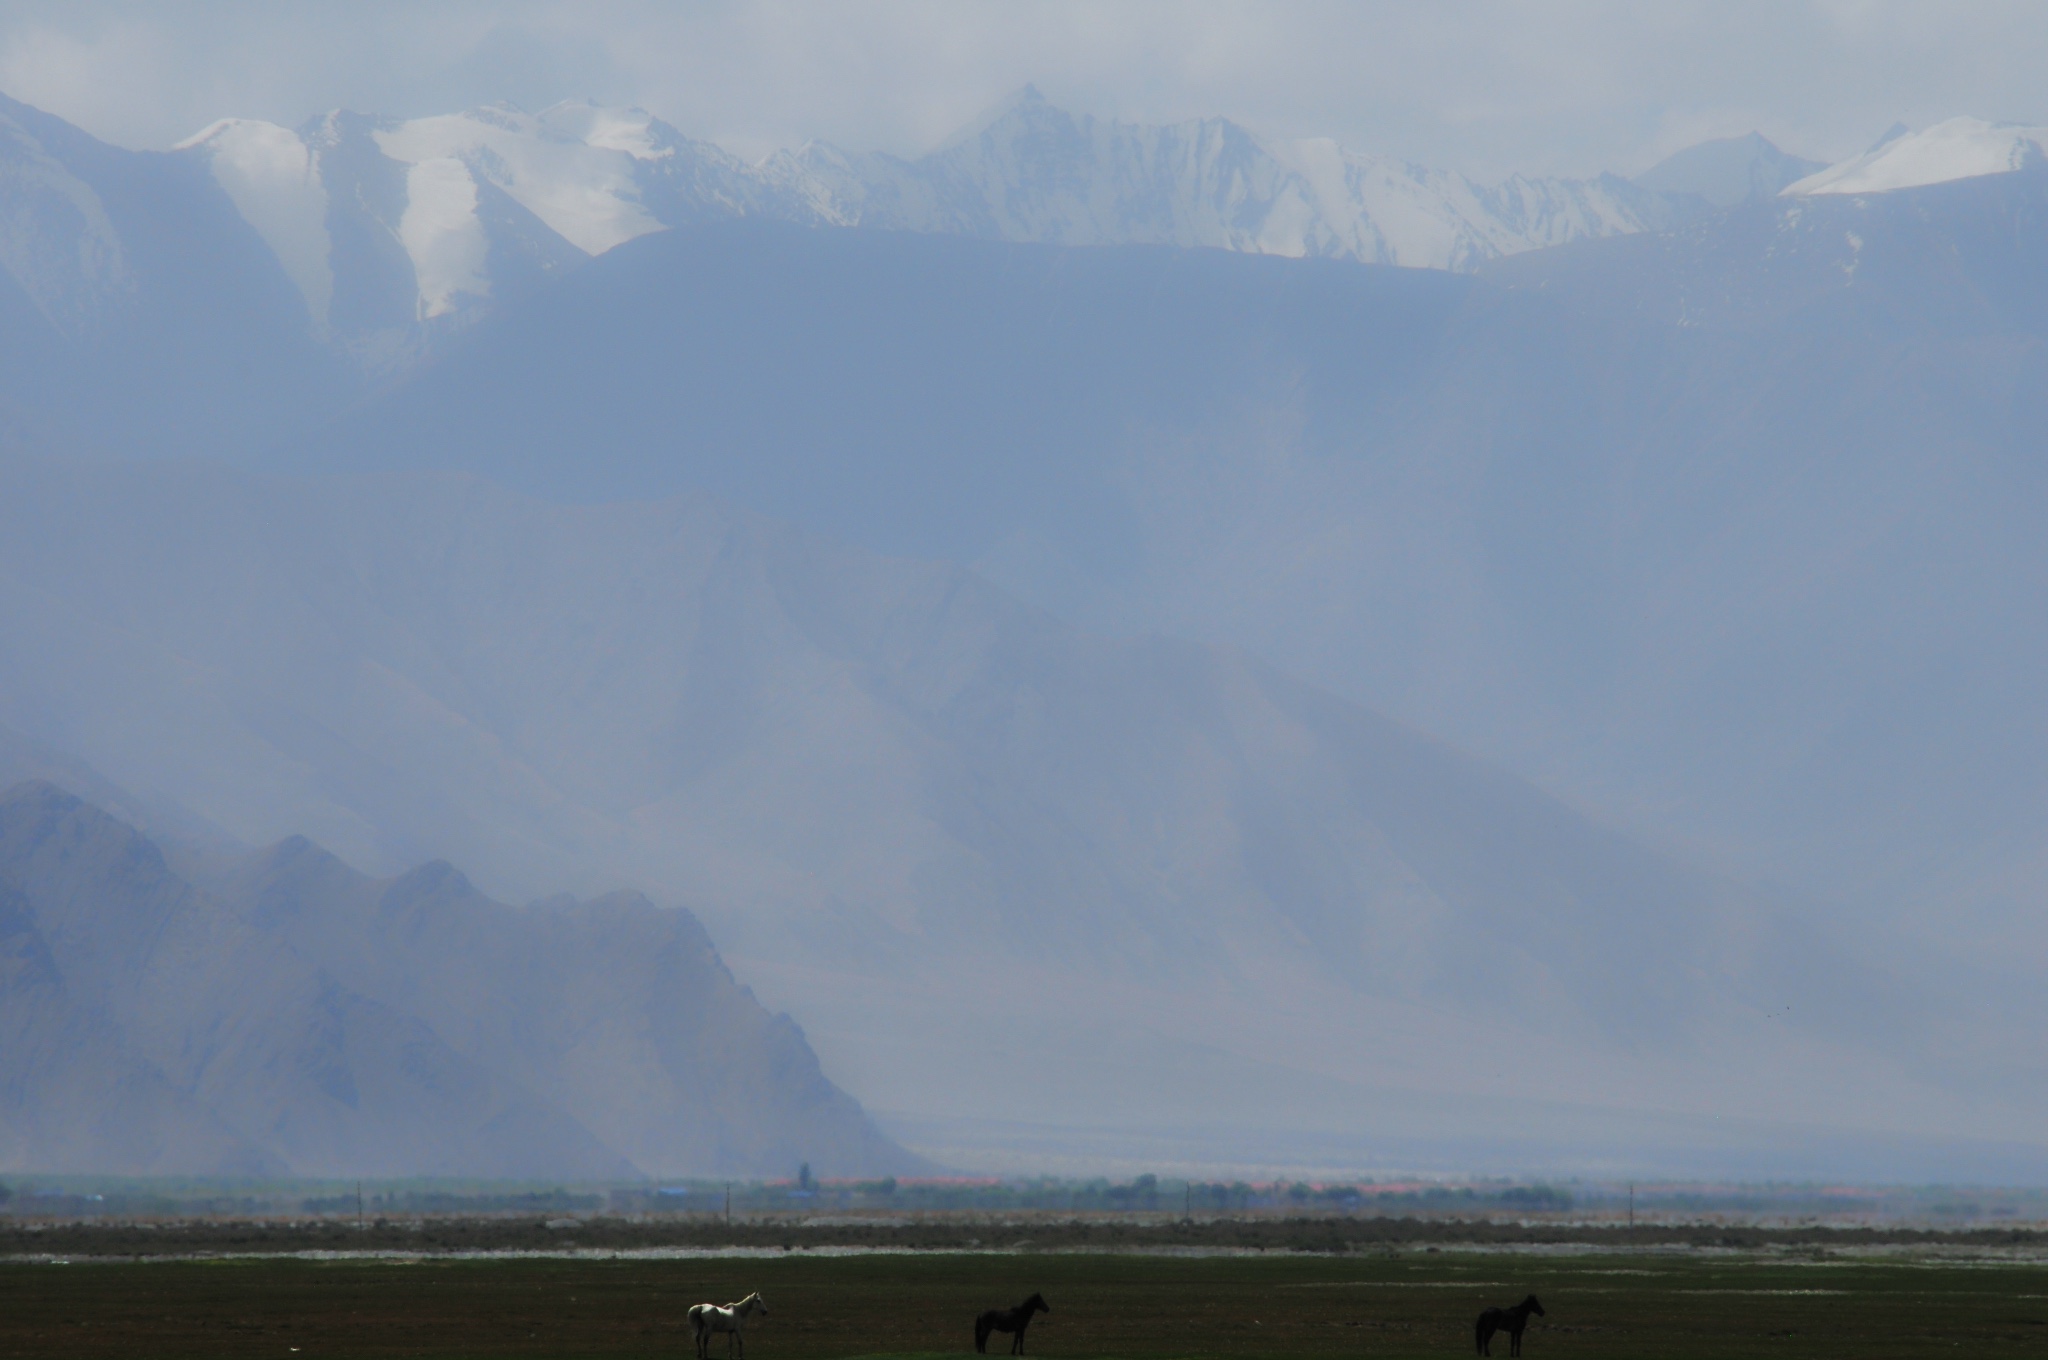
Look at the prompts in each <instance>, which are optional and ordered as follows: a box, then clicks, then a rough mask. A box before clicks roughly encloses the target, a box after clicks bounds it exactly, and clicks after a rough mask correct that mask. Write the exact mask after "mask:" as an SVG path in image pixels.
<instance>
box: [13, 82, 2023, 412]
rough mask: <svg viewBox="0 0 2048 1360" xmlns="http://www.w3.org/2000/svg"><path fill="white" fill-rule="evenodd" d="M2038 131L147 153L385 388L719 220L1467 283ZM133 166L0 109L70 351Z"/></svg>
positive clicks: (464, 138)
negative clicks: (1809, 145)
mask: <svg viewBox="0 0 2048 1360" xmlns="http://www.w3.org/2000/svg"><path fill="white" fill-rule="evenodd" d="M2044 140H2048V130H2044V129H2040V128H2027V127H2012V126H2001V125H1994V124H1990V123H1985V122H1981V121H1979V120H1975V119H1966V118H1959V119H1952V120H1950V121H1948V122H1945V123H1941V124H1939V125H1937V126H1935V127H1932V128H1929V129H1927V130H1926V131H1924V132H1921V133H1918V134H1911V133H1905V132H1903V130H1898V131H1895V133H1894V134H1893V135H1891V136H1889V137H1888V138H1887V139H1886V140H1884V141H1882V142H1880V143H1879V144H1878V145H1877V146H1876V147H1873V148H1872V149H1871V150H1870V151H1868V152H1866V153H1864V154H1863V155H1861V156H1858V157H1855V158H1852V159H1851V160H1848V161H1845V162H1843V163H1841V164H1839V165H1835V166H1830V167H1825V168H1823V167H1822V166H1821V165H1820V164H1819V163H1818V162H1811V161H1803V160H1800V159H1799V158H1797V157H1793V156H1788V155H1786V154H1785V153H1783V152H1781V151H1779V150H1778V149H1777V148H1776V147H1774V146H1772V145H1771V144H1770V143H1769V142H1768V141H1765V140H1764V139H1762V138H1761V137H1757V136H1755V135H1753V134H1752V135H1751V136H1750V137H1746V138H1732V139H1728V140H1726V141H1722V142H1713V143H1707V144H1704V145H1702V146H1700V147H1693V148H1688V149H1687V150H1685V151H1681V152H1679V153H1678V154H1677V155H1675V156H1673V157H1671V158H1670V159H1669V160H1667V161H1666V162H1664V163H1663V164H1662V165H1660V166H1658V167H1656V168H1655V169H1653V170H1651V171H1649V172H1647V173H1645V174H1644V175H1642V176H1641V177H1639V178H1638V179H1637V180H1634V181H1631V180H1626V179H1622V178H1620V177H1618V176H1615V175H1601V176H1599V177H1597V178H1593V179H1559V178H1528V177H1524V176H1519V175H1518V176H1515V177H1512V178H1510V179H1508V180H1506V181H1504V182H1501V183H1498V184H1491V185H1489V184H1482V183H1479V182H1477V181H1475V180H1473V179H1471V178H1468V177H1466V176H1464V175H1460V174H1455V173H1451V172H1446V171H1442V170H1434V169H1430V168H1427V167H1424V166H1420V165H1416V164H1412V163H1410V162H1406V161H1402V160H1399V159H1396V158H1393V157H1387V156H1378V155H1371V154H1366V153H1361V152H1356V151H1350V150H1346V149H1344V148H1342V147H1340V146H1338V145H1337V144H1336V143H1334V142H1332V141H1329V140H1327V139H1310V140H1298V141H1289V140H1282V139H1276V138H1271V137H1264V136H1261V135H1259V134H1256V133H1254V132H1252V131H1250V130H1248V129H1246V128H1244V127H1242V126H1240V125H1238V124H1236V123H1232V122H1230V121H1228V120H1226V119H1222V118H1211V119H1203V120H1198V121H1191V122H1185V123H1177V124H1171V125H1164V126H1148V125H1142V124H1134V123H1125V122H1119V121H1116V120H1111V119H1099V118H1094V117H1091V116H1088V115H1085V114H1072V113H1068V112H1066V111H1064V110H1061V109H1059V108H1056V107H1055V106H1053V105H1052V104H1050V103H1048V102H1047V101H1046V100H1045V99H1044V98H1043V97H1042V96H1041V95H1039V94H1038V93H1037V91H1035V90H1032V89H1029V88H1027V89H1025V90H1024V91H1022V92H1021V93H1019V94H1018V95H1016V96H1015V97H1013V98H1012V99H1011V100H1009V101H1007V102H1006V103H1005V104H1004V105H1002V106H1001V107H999V108H998V109H996V110H995V111H994V112H992V113H991V114H990V115H988V116H987V117H986V118H984V119H983V120H982V121H980V122H979V123H977V124H976V125H975V126H973V127H971V128H969V129H967V130H966V131H965V132H963V133H962V134H961V135H959V136H958V137H956V138H955V139H954V140H953V141H951V142H950V143H948V144H946V145H945V146H943V147H940V148H939V149H937V150H935V151H933V152H931V153H929V154H927V155H925V156H922V157H919V158H917V159H914V160H907V159H903V158H901V157H896V156H891V155H885V154H880V153H853V152H848V151H844V150H841V149H840V148H837V147H834V146H831V145H828V144H825V143H821V142H813V143H810V144H808V145H806V146H804V147H801V148H799V149H796V150H791V151H782V152H778V153H776V154H774V155H772V156H770V157H768V158H767V159H766V160H763V161H761V162H759V163H749V162H747V161H744V160H742V159H740V158H739V157H736V156H734V155H732V154H731V153H730V152H727V151H725V150H723V149H722V148H720V147H718V146H715V145H713V144H711V143H709V142H703V141H697V140H693V139H691V138H689V137H686V136H684V135H683V134H682V133H680V132H678V131H677V130H676V129H675V128H673V127H671V126H669V125H668V124H666V123H663V122H662V121H661V120H660V119H658V118H655V117H654V116H653V115H651V114H649V113H647V112H645V111H643V110H639V109H613V108H603V107H599V106H597V105H595V104H591V103H588V102H571V103H563V104H557V105H555V106H554V107H552V108H549V109H547V110H544V111H543V112H541V113H539V114H530V113H526V112H523V111H521V110H518V109H516V108H512V107H510V106H505V105H496V106H491V107H486V108H481V109H473V110H470V111H468V112H465V113H454V114H447V115H441V116H435V117H426V118H415V119H409V120H397V119H383V118H376V117H371V116H367V115H363V114H358V113H352V112H347V111H336V112H333V113H329V114H326V115H324V116H322V117H320V118H317V119H314V120H312V121H310V122H308V123H307V124H305V125H304V126H302V127H300V128H297V129H293V128H286V127H282V126H279V125H277V124H274V123H266V122H261V121H257V120H251V119H233V118H231V119H224V120H222V121H220V122H217V123H215V124H213V125H212V126H210V127H208V128H205V129H204V130H202V131H201V132H199V133H197V134H196V135H194V136H193V137H191V138H189V139H187V140H186V141H184V142H182V143H180V144H179V146H178V147H177V148H175V149H174V151H173V152H172V153H171V154H170V155H169V156H167V157H162V158H160V159H161V160H162V161H164V162H166V163H167V164H166V165H165V166H164V167H163V169H162V171H160V172H157V173H159V174H160V175H161V174H168V173H171V172H172V170H173V169H174V168H175V167H176V166H177V165H180V164H182V165H184V166H189V167H190V168H191V169H192V170H193V171H196V172H199V174H198V177H199V178H200V179H202V180H203V179H206V178H210V179H211V180H212V181H213V183H214V185H215V186H217V188H218V189H219V190H221V191H223V192H224V194H225V196H226V198H227V199H229V200H231V201H232V204H233V207H234V209H235V211H236V212H238V213H239V215H240V217H241V218H242V221H243V223H245V224H246V226H247V227H249V228H252V229H253V230H254V232H255V234H256V235H257V236H258V237H260V238H261V240H262V242H263V243H264V244H266V245H267V246H268V247H269V251H270V253H271V255H272V256H274V258H275V262H276V265H277V266H278V267H280V268H281V270H282V272H283V273H284V275H286V276H287V277H288V278H289V279H290V281H291V283H292V284H293V285H294V286H295V287H296V290H297V292H298V294H299V296H300V297H301V298H302V299H303V301H304V304H305V308H306V312H307V316H308V318H309V319H310V323H311V325H310V331H311V334H312V336H314V337H316V338H317V339H318V340H320V341H323V342H326V343H328V344H330V345H333V346H334V347H336V348H338V349H340V350H342V351H344V352H346V353H348V354H350V355H352V356H353V358H354V360H355V361H356V363H357V364H358V365H360V366H361V367H363V368H367V369H370V370H373V371H375V370H382V369H389V368H391V367H394V366H396V365H399V364H402V363H403V362H404V360H405V358H406V356H408V355H410V354H412V353H414V352H416V350H417V348H418V346H419V344H420V343H421V342H422V341H423V340H424V339H426V338H429V337H431V335H432V334H434V333H435V332H436V331H439V330H442V329H445V328H447V327H448V326H450V325H454V324H459V323H460V322H462V321H463V320H464V319H465V318H468V317H472V316H475V315H479V314H480V313H481V311H482V310H484V309H485V308H486V307H487V306H488V305H489V304H490V303H492V302H494V301H504V300H507V299H509V298H514V297H517V296H518V295H520V294H521V293H523V292H525V291H528V290H530V289H531V288H532V287H533V286H534V285H535V284H537V283H539V282H541V281H543V280H545V279H547V278H550V277H553V276H556V275H558V274H560V273H561V272H562V271H563V270H565V269H568V268H571V267H573V266H575V265H577V264H579V263H581V262H583V261H585V260H587V259H589V258H591V257H593V256H596V255H601V254H603V253H604V252H605V251H607V250H610V249H611V248H612V247H614V246H616V245H619V244H620V243H622V242H625V241H629V240H632V239H634V238H635V237H639V236H643V235H646V234H648V233H650V232H655V231H660V230H663V229H666V228H672V227H679V226H684V225H691V224H700V223H704V222H706V221H711V220H717V219H731V218H747V217H751V218H766V219H773V220H781V221H788V222H795V223H801V224H805V225H812V226H832V225H836V226H858V227H871V228H882V229H889V230H898V231H912V232H939V233H950V234H958V235H965V236H972V237H977V238H980V239H984V240H1001V241H1015V242H1037V243H1043V244H1053V245H1115V244H1148V245H1172V246H1194V247H1208V248H1215V249H1223V250H1232V251H1241V252H1250V253H1257V254H1270V255H1281V256H1294V257H1301V256H1324V257H1333V258H1339V259H1348V260H1358V261H1363V262H1368V263H1377V264H1391V265H1402V266H1409V267H1418V268H1429V269H1448V270H1456V271H1469V270H1472V269H1475V268H1477V267H1479V266H1480V265H1482V264H1484V263H1486V262H1487V261H1489V260H1493V259H1498V258H1500V257H1503V256H1508V255H1514V254H1517V253H1520V252H1524V251H1528V250H1532V249H1537V248H1540V247H1544V246H1552V245H1561V244H1565V243H1567V242H1572V241H1578V240H1584V239H1589V238H1595V237H1604V236H1614V235H1622V234H1628V233H1633V232H1640V231H1646V230H1658V229H1665V228H1669V227H1672V226H1675V225H1678V224H1679V223H1681V222H1683V221H1685V220H1688V219H1690V218H1694V217H1697V216H1699V215H1700V214H1702V213H1705V212H1708V211H1712V210H1714V209H1716V208H1725V207H1728V206H1730V205H1731V204H1732V203H1733V202H1735V201H1739V200H1740V199H1742V198H1744V197H1756V196H1762V195H1768V194H1771V193H1776V192H1780V191H1782V192H1784V193H1786V194H1791V195H1808V194H1844V193H1850V194H1853V193H1872V192H1882V191H1885V190H1889V189H1896V188H1904V187H1910V186H1916V185H1924V184H1930V183H1935V182H1940V181H1943V180H1948V179H1958V178H1964V177H1968V176H1972V175H1981V174H1990V173H1997V172H2000V171H2004V170H2012V169H2017V168H2020V167H2022V166H2024V165H2026V164H2028V163H2030V162H2031V161H2033V160H2035V159H2038V158H2040V157H2041V156H2042V154H2043V153H2042V147H2043V145H2044ZM124 155H126V156H132V155H134V153H120V152H116V151H114V150H113V149H112V148H106V147H103V146H100V145H99V144H98V143H94V142H92V140H91V139H90V138H87V137H85V136H84V134H82V133H79V132H78V131H77V130H76V129H74V128H70V127H68V125H65V124H62V123H61V122H59V121H58V120H56V119H53V118H49V117H48V116H47V115H41V114H37V113H36V112H35V111H34V110H29V109H26V108H24V107H23V106H20V105H11V104H9V105H5V106H0V269H4V270H5V272H6V273H8V274H9V275H11V276H12V277H13V279H14V280H15V282H16V283H18V284H19V285H20V287H21V289H22V291H23V293H24V294H26V296H27V298H28V299H29V300H30V301H31V302H32V303H33V305H34V306H35V307H36V309H37V310H39V311H40V312H41V313H42V314H43V316H44V318H45V319H46V320H48V321H49V323H50V324H51V325H52V326H54V327H55V328H56V329H57V330H58V331H59V332H61V333H65V334H69V335H74V336H76V335H80V334H83V333H84V332H86V331H87V330H89V329H90V328H91V326H92V325H93V317H94V316H96V315H98V314H100V313H103V312H105V311H106V310H107V309H108V308H109V307H115V306H118V305H119V304H120V299H121V298H122V297H124V296H126V295H127V294H129V293H131V292H133V291H134V288H135V286H136V284H135V277H134V272H133V264H134V260H135V258H137V253H136V252H137V248H138V247H137V242H135V241H133V240H130V239H128V238H129V237H130V236H132V235H133V232H132V230H129V229H126V228H121V227H119V226H118V224H117V223H116V221H115V218H117V217H119V216H120V213H119V211H118V207H119V205H118V204H113V205H112V206H113V208H114V216H113V217H110V215H109V212H110V204H111V202H112V201H111V200H109V199H108V198H107V195H106V192H105V188H104V183H103V181H102V180H101V179H100V178H99V177H98V176H97V175H96V173H95V166H96V165H97V164H98V162H99V161H103V160H105V159H106V158H107V157H109V156H116V157H118V156H124ZM145 159H147V158H145ZM1787 186H1789V187H1787ZM236 248H239V247H236ZM146 253H147V252H146V251H145V254H146ZM301 324H302V323H301Z"/></svg>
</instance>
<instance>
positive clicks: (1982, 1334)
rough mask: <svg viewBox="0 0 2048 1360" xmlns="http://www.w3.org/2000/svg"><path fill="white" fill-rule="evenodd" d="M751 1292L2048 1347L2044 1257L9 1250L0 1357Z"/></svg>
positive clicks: (440, 1341) (818, 1339) (1200, 1335)
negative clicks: (1531, 1303) (1486, 1318)
mask: <svg viewBox="0 0 2048 1360" xmlns="http://www.w3.org/2000/svg"><path fill="white" fill-rule="evenodd" d="M749 1290H760V1291H761V1292H762V1293H763V1295H764V1296H765V1297H766V1299H767V1301H768V1303H769V1305H770V1310H771V1311H770V1315H769V1317H768V1318H767V1319H766V1320H765V1322H761V1323H759V1324H758V1326H757V1328H752V1329H750V1334H749V1339H748V1341H749V1344H748V1347H747V1350H748V1353H749V1356H750V1357H751V1360H820V1358H822V1357H840V1356H863V1355H891V1356H920V1357H929V1356H937V1355H960V1354H964V1353H968V1352H970V1351H971V1347H972V1319H973V1316H974V1314H975V1313H976V1312H978V1311H979V1310H981V1309H983V1308H989V1307H996V1306H1009V1305H1011V1304H1014V1303H1015V1302H1017V1301H1018V1300H1019V1299H1021V1298H1023V1297H1024V1296H1025V1295H1026V1294H1028V1293H1030V1292H1032V1291H1033V1290H1039V1291H1043V1292H1044V1294H1045V1296H1046V1298H1047V1299H1048V1300H1049V1301H1050V1302H1051V1304H1052V1306H1053V1309H1054V1311H1053V1312H1052V1313H1051V1314H1050V1315H1047V1316H1042V1317H1040V1318H1039V1319H1038V1320H1037V1321H1036V1322H1035V1323H1033V1325H1032V1329H1031V1332H1030V1334H1029V1350H1030V1353H1031V1354H1033V1355H1042V1356H1047V1357H1055V1358H1056V1357H1105V1356H1128V1357H1151V1356H1231V1357H1237V1356H1246V1357H1250V1356H1302V1357H1320V1356H1332V1357H1336V1356H1390V1357H1391V1356H1453V1355H1469V1354H1472V1353H1473V1344H1472V1322H1473V1319H1474V1317H1475V1315H1476V1314H1477V1313H1478V1311H1479V1309H1480V1308H1482V1307H1484V1306H1486V1305H1488V1304H1507V1303H1512V1302H1514V1301H1516V1300H1518V1299H1520V1298H1521V1297H1522V1296H1523V1295H1524V1294H1526V1293H1529V1292H1532V1291H1533V1292H1535V1293H1536V1294H1537V1295H1539V1296H1540V1297H1541V1298H1542V1300H1543V1302H1544V1304H1545V1306H1546V1307H1547V1308H1548V1309H1549V1316H1548V1317H1547V1318H1541V1319H1536V1320H1534V1321H1533V1323H1532V1326H1531V1328H1530V1331H1529V1334H1528V1337H1527V1340H1526V1345H1525V1351H1524V1353H1525V1355H1527V1356H1528V1357H1530V1360H1539V1357H1565V1356H1611V1357H1622V1356H1627V1357H1646V1356H1673V1357H1694V1356H1717V1357H1718V1356H1799V1357H1809V1356H1811V1357H1826V1356H1858V1357H1885V1358H1890V1357H1897V1358H1898V1360H1906V1358H1907V1357H1915V1356H1934V1355H1940V1356H1949V1357H1954V1356H1959V1355H1960V1356H1972V1357H1974V1356H1986V1355H1991V1356H1997V1355H2015V1356H2018V1355H2041V1354H2044V1353H2048V1266H2044V1265H2041V1264H2036V1263H2029V1262H2011V1261H2005V1262H2001V1261H1986V1260H1983V1259H1981V1258H1980V1259H1978V1260H1977V1261H1975V1262H1969V1263H1965V1262H1951V1263H1937V1262H1931V1261H1928V1260H1926V1259H1924V1258H1923V1259H1918V1260H1911V1259H1904V1258H1880V1259H1873V1258H1868V1257H1851V1258H1844V1257H1840V1256H1835V1257H1827V1256H1821V1255H1819V1254H1817V1253H1809V1254H1808V1256H1807V1259H1800V1260H1793V1259H1786V1258H1785V1257H1783V1256H1778V1257H1768V1258H1766V1257H1756V1256H1738V1255H1723V1254H1710V1253H1699V1252H1685V1253H1659V1254H1631V1255H1620V1254H1578V1255H1556V1254H1532V1253H1526V1252H1499V1253H1484V1254H1480V1253H1459V1252H1455V1251H1440V1252H1432V1251H1426V1250H1420V1249H1417V1250H1400V1251H1386V1252H1379V1253H1373V1254H1369V1255H1367V1254H1353V1255H1347V1256H1315V1255H1305V1254H1295V1253H1286V1254H1282V1253H1268V1254H1264V1255H1252V1256H1224V1257H1218V1256H1209V1257H1185V1256H1181V1257H1174V1256H1158V1255H1135V1254H1124V1255H1084V1254H1066V1253H1058V1254H1055V1253H1044V1254H1040V1253H1033V1252H1030V1251H1028V1250H1027V1251H1025V1252H1022V1253H1017V1254H1001V1255H998V1254H982V1255H974V1254H917V1255H911V1254H902V1255H879V1254H878V1255H859V1256H837V1257H829V1256H817V1255H813V1254H810V1253H807V1252H796V1253H791V1254H788V1255H776V1256H770V1257H753V1258H738V1257H729V1256H728V1257H721V1258H713V1259H701V1258H700V1259H669V1260H646V1259H616V1260H607V1259H561V1258H533V1257H526V1258H503V1257H499V1258H492V1259H482V1260H478V1259H449V1258H446V1257H441V1258H434V1257H423V1258H420V1259H416V1260H393V1259H377V1260H324V1261H313V1260H299V1259H282V1260H280V1259H276V1258H258V1259H250V1258H243V1259H219V1260H203V1261H193V1260H158V1261H151V1262H139V1261H132V1260H131V1261H108V1260H98V1261H92V1260H84V1259H80V1260H74V1261H70V1262H67V1263H64V1264H57V1263H53V1262H30V1261H24V1260H13V1261H7V1262H5V1263H0V1356H4V1357H8V1358H9V1360H35V1358H39V1357H63V1360H99V1358H100V1357H107V1358H109V1360H111V1358H113V1357H119V1358H120V1360H155V1358H157V1357H163V1358H164V1360H169V1358H171V1357H183V1356H208V1357H242V1356H265V1357H273V1358H274V1360H292V1358H293V1357H303V1360H316V1357H344V1356H363V1357H371V1356H375V1357H400V1356H406V1357H412V1356H434V1357H485V1356H551V1357H599V1356H603V1357H628V1356H648V1357H654V1356H679V1355H687V1354H688V1353H689V1341H688V1338H687V1335H686V1333H685V1331H684V1319H683V1314H684V1309H685V1308H687V1306H688V1305H689V1304H691V1303H695V1302H699V1301H703V1300H717V1301H720V1302H724V1301H729V1300H732V1299H735V1298H738V1297H739V1296H741V1295H742V1294H744V1293H746V1292H748V1291H749ZM1004 1340H1005V1338H1002V1337H1000V1336H999V1337H998V1338H997V1339H996V1342H995V1343H994V1344H993V1345H992V1349H995V1350H1000V1349H1001V1348H1002V1344H1001V1343H1002V1342H1003V1341H1004ZM1506 1353H1507V1346H1506V1342H1505V1339H1504V1338H1503V1339H1499V1340H1497V1341H1496V1343H1495V1349H1494V1354H1496V1355H1505V1354H1506ZM713 1354H714V1355H722V1354H723V1347H722V1345H721V1346H717V1347H714V1350H713Z"/></svg>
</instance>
